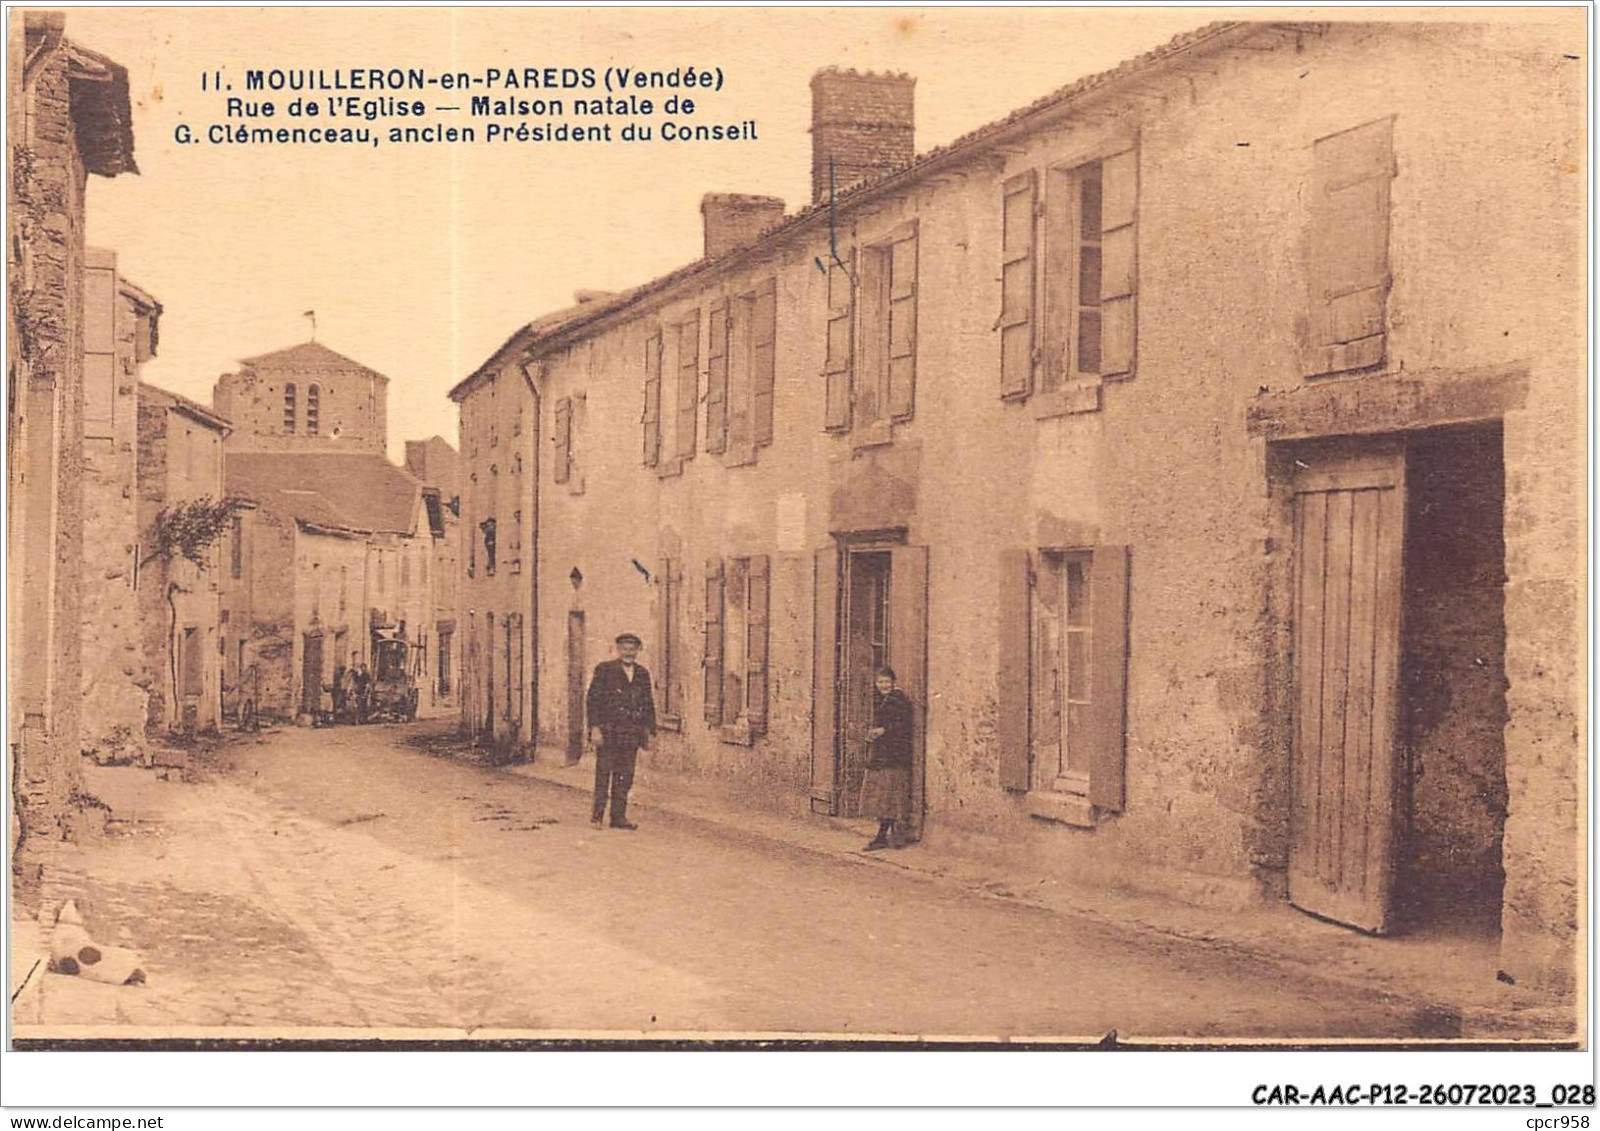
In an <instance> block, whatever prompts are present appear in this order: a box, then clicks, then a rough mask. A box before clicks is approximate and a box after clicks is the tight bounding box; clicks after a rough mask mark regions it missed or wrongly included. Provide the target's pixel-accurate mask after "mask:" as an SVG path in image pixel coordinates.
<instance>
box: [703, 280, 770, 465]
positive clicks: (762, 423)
mask: <svg viewBox="0 0 1600 1131" xmlns="http://www.w3.org/2000/svg"><path fill="white" fill-rule="evenodd" d="M777 300H778V292H777V280H776V279H775V278H770V279H766V280H764V281H763V282H762V283H761V284H760V285H759V286H757V287H756V288H755V289H754V290H752V291H749V292H747V293H745V294H742V295H737V296H735V297H733V298H730V299H728V300H726V301H725V302H723V303H721V304H719V305H717V306H715V307H713V308H712V311H711V340H710V342H709V344H708V349H707V361H708V373H709V382H708V388H707V390H706V451H708V452H717V453H722V454H724V455H725V456H726V461H725V462H726V463H727V464H728V465H729V466H735V467H737V466H741V465H744V464H748V463H752V462H754V460H755V453H756V450H757V449H759V448H763V447H765V446H767V445H768V444H770V443H772V436H773V426H774V420H773V411H774V401H775V395H776V391H777V390H776V384H777V332H778V301H777Z"/></svg>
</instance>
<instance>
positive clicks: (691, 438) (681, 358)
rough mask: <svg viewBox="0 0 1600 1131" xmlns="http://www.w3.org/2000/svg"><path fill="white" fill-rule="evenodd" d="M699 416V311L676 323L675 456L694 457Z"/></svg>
mask: <svg viewBox="0 0 1600 1131" xmlns="http://www.w3.org/2000/svg"><path fill="white" fill-rule="evenodd" d="M699 416H700V312H699V311H698V310H696V311H693V312H692V313H691V314H690V315H689V318H688V319H687V320H686V321H684V322H681V323H679V324H678V455H680V456H682V457H683V458H684V459H693V458H694V449H695V444H696V443H697V439H696V436H695V433H696V431H697V429H696V424H697V423H698V421H699Z"/></svg>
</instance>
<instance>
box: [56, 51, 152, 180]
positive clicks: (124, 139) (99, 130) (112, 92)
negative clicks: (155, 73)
mask: <svg viewBox="0 0 1600 1131" xmlns="http://www.w3.org/2000/svg"><path fill="white" fill-rule="evenodd" d="M66 50H67V67H68V70H67V74H68V76H69V77H70V79H71V82H72V117H73V121H74V123H75V124H76V126H77V134H78V147H79V149H80V150H81V151H82V153H83V162H84V165H85V166H86V167H87V168H88V170H89V172H91V173H98V174H99V175H100V176H102V177H115V176H116V175H117V174H119V173H137V172H138V171H139V166H138V165H136V164H135V163H134V160H133V111H132V109H131V108H130V106H129V102H128V69H127V68H126V67H124V66H123V65H122V64H120V63H117V62H115V61H113V60H111V59H108V58H106V56H104V55H101V54H100V53H99V52H97V51H90V50H88V49H87V48H85V47H79V46H78V45H77V44H76V43H71V42H67V44H66Z"/></svg>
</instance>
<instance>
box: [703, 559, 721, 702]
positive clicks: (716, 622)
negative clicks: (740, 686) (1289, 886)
mask: <svg viewBox="0 0 1600 1131" xmlns="http://www.w3.org/2000/svg"><path fill="white" fill-rule="evenodd" d="M701 665H702V666H703V667H704V669H705V718H706V722H708V723H720V722H722V562H720V561H710V562H707V563H706V617H705V642H704V649H703V652H702V656H701Z"/></svg>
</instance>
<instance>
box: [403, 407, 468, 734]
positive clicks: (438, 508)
mask: <svg viewBox="0 0 1600 1131" xmlns="http://www.w3.org/2000/svg"><path fill="white" fill-rule="evenodd" d="M460 464H461V461H460V458H459V456H458V455H457V454H456V450H455V449H454V448H453V447H451V446H450V444H449V442H448V441H446V440H445V439H444V438H443V437H441V436H431V437H429V438H428V439H426V440H407V441H406V470H407V471H409V472H410V473H411V474H412V475H413V476H415V477H416V478H417V480H418V482H420V483H421V484H422V485H423V505H424V506H425V507H426V508H427V513H428V525H429V527H430V528H431V530H432V534H433V560H432V563H431V565H430V567H429V569H428V579H429V584H430V585H431V587H432V590H433V612H432V616H431V619H430V621H429V626H428V628H429V631H431V632H432V634H433V660H432V669H431V671H432V678H430V679H429V681H428V685H427V687H426V688H424V689H423V694H422V699H421V702H422V706H423V707H424V708H425V711H426V713H427V714H430V715H441V714H451V713H453V712H454V711H456V710H457V709H458V706H459V701H458V699H457V698H456V685H457V681H458V679H459V677H460V671H461V642H460V633H459V631H458V628H457V622H458V618H459V616H460V603H461V593H460V589H461V581H460V576H459V575H460V572H461V561H460V559H461V466H460Z"/></svg>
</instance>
